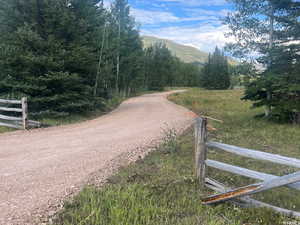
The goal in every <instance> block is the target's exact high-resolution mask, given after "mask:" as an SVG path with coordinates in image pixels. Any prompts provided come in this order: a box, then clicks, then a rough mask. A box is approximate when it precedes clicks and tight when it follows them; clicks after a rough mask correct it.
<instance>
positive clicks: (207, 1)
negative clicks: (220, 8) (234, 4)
mask: <svg viewBox="0 0 300 225" xmlns="http://www.w3.org/2000/svg"><path fill="white" fill-rule="evenodd" d="M160 2H169V3H180V4H182V5H184V6H204V5H205V6H212V5H215V6H216V5H224V4H226V0H160Z"/></svg>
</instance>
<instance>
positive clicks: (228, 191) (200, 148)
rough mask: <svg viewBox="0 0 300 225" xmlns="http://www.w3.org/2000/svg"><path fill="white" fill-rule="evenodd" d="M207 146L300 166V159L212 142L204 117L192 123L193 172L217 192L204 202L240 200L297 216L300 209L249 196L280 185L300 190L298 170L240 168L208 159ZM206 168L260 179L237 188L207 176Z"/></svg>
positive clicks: (277, 162) (205, 185)
mask: <svg viewBox="0 0 300 225" xmlns="http://www.w3.org/2000/svg"><path fill="white" fill-rule="evenodd" d="M210 148H214V149H218V150H222V151H225V152H229V153H232V154H236V155H239V156H244V157H248V158H252V159H257V160H263V161H269V162H272V163H276V164H281V165H286V166H291V167H295V168H300V160H299V159H295V158H288V157H285V156H281V155H275V154H271V153H266V152H261V151H257V150H251V149H246V148H240V147H237V146H232V145H227V144H223V143H218V142H211V141H209V140H208V136H207V119H206V118H197V119H196V122H195V173H196V176H197V178H198V179H199V182H200V186H201V188H204V187H207V188H209V189H212V190H214V191H216V192H217V193H218V194H216V195H212V196H209V197H207V198H205V199H203V200H202V203H203V204H206V205H209V204H214V203H220V202H225V201H232V202H234V201H236V200H238V201H239V202H244V203H245V204H246V205H247V206H254V207H267V208H271V209H273V210H275V211H277V212H280V213H283V214H286V215H289V216H294V217H300V212H295V211H292V210H287V209H283V208H279V207H276V206H273V205H270V204H267V203H264V202H261V201H258V200H255V199H253V198H250V197H249V196H250V195H252V194H255V193H259V192H262V191H266V190H270V189H273V188H277V187H282V186H287V187H289V188H292V189H296V190H299V191H300V171H298V172H296V173H292V174H288V175H285V176H281V177H278V176H275V175H271V174H267V173H262V172H257V171H254V170H249V169H246V168H241V167H238V166H234V165H230V164H227V163H222V162H218V161H215V160H210V159H208V158H207V152H208V151H209V149H210ZM207 167H211V168H215V169H219V170H222V171H226V172H230V173H233V174H237V175H241V176H244V177H248V178H252V179H256V180H260V181H261V182H259V183H255V184H252V185H248V186H245V187H241V188H236V189H232V188H228V187H226V186H225V185H224V184H222V183H220V182H219V181H216V180H214V179H211V178H209V177H207V175H206V170H207Z"/></svg>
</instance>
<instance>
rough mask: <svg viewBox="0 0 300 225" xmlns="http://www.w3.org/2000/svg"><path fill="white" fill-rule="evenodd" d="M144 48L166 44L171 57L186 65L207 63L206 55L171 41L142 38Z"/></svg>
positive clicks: (148, 37) (149, 37)
mask: <svg viewBox="0 0 300 225" xmlns="http://www.w3.org/2000/svg"><path fill="white" fill-rule="evenodd" d="M142 39H143V43H144V47H146V48H147V47H150V46H151V45H153V44H155V43H157V42H160V43H164V44H166V46H167V48H168V49H170V51H171V52H172V54H173V55H175V56H177V57H178V58H180V59H181V60H182V61H184V62H186V63H199V64H204V63H205V62H206V61H207V58H208V53H207V52H203V51H200V50H198V49H197V48H194V47H191V46H186V45H181V44H177V43H175V42H173V41H171V40H167V39H160V38H156V37H151V36H143V37H142Z"/></svg>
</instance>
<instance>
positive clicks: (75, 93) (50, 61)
mask: <svg viewBox="0 0 300 225" xmlns="http://www.w3.org/2000/svg"><path fill="white" fill-rule="evenodd" d="M0 3H1V4H0V5H1V6H0V21H1V23H0V49H1V51H0V96H3V97H5V98H20V97H21V96H22V97H24V96H27V97H28V98H29V106H30V112H35V113H38V114H41V115H42V114H44V113H46V114H53V115H61V114H62V115H65V114H68V113H73V112H85V111H90V110H93V109H95V108H101V107H104V105H105V101H106V100H108V99H110V98H112V97H114V96H122V97H126V96H129V95H131V94H132V93H136V92H138V91H144V90H161V89H162V88H163V87H165V86H175V85H176V86H197V85H198V80H199V78H198V77H199V69H198V67H197V66H194V65H192V64H187V63H183V62H182V61H181V60H179V59H178V58H176V57H174V56H172V54H171V53H170V51H169V50H168V49H167V48H166V46H165V45H163V44H155V45H153V46H148V48H145V49H144V48H143V43H142V39H141V37H140V34H139V30H138V28H137V24H136V22H135V20H134V18H133V17H131V16H130V7H129V5H128V2H127V0H115V1H114V2H113V3H112V5H111V7H110V8H109V9H107V8H105V7H104V4H103V1H102V0H68V1H65V0H11V1H6V0H0Z"/></svg>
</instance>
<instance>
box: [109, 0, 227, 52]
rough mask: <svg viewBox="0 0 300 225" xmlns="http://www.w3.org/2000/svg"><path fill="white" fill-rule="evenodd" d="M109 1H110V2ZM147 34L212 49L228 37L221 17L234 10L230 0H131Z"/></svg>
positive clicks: (143, 30) (133, 13)
mask: <svg viewBox="0 0 300 225" xmlns="http://www.w3.org/2000/svg"><path fill="white" fill-rule="evenodd" d="M109 1H111V0H106V4H109ZM129 4H130V5H131V10H132V11H131V12H132V15H133V16H134V17H135V18H136V21H137V22H138V23H139V24H140V29H141V33H142V34H143V35H151V36H155V37H159V38H166V39H170V40H173V41H175V42H178V43H181V44H185V45H189V46H193V47H196V48H198V49H200V50H203V51H207V52H208V51H212V50H213V49H214V47H215V46H216V45H218V46H220V47H223V46H224V44H225V43H226V42H227V41H230V40H228V38H225V36H224V33H226V32H227V31H228V28H227V27H226V26H225V25H223V24H222V22H221V21H220V18H222V17H224V16H225V15H226V14H227V13H228V12H230V9H231V7H230V5H229V4H228V3H227V2H226V0H129Z"/></svg>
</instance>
